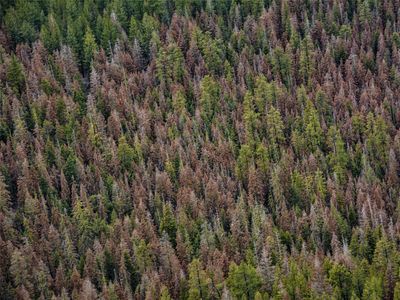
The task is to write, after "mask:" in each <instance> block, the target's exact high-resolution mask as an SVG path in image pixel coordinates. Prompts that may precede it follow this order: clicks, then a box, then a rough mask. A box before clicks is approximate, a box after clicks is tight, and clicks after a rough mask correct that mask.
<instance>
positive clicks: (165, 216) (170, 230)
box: [160, 203, 177, 246]
mask: <svg viewBox="0 0 400 300" xmlns="http://www.w3.org/2000/svg"><path fill="white" fill-rule="evenodd" d="M176 231H177V225H176V220H175V217H174V213H173V211H172V207H171V205H170V204H169V203H166V204H164V205H163V210H162V216H161V221H160V233H163V232H166V233H167V234H168V237H169V240H170V242H171V244H172V245H173V246H175V245H176Z"/></svg>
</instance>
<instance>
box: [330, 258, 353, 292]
mask: <svg viewBox="0 0 400 300" xmlns="http://www.w3.org/2000/svg"><path fill="white" fill-rule="evenodd" d="M328 278H329V282H330V283H331V284H332V286H333V287H334V294H335V296H336V297H338V298H339V299H350V297H351V272H350V270H349V269H348V268H347V267H346V266H344V265H342V264H338V263H337V264H334V265H333V266H332V268H331V269H330V271H329V275H328Z"/></svg>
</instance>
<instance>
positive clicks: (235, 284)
mask: <svg viewBox="0 0 400 300" xmlns="http://www.w3.org/2000/svg"><path fill="white" fill-rule="evenodd" d="M227 284H228V287H229V289H230V291H231V293H232V296H233V297H235V298H236V299H254V296H255V294H256V293H257V292H258V291H259V289H260V288H261V278H260V275H258V273H257V271H256V269H255V268H254V267H253V266H251V265H249V264H247V263H246V262H242V263H241V264H240V265H239V266H238V265H236V264H235V263H232V264H231V265H230V266H229V274H228V279H227Z"/></svg>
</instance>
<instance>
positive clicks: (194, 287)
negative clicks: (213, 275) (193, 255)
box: [188, 259, 210, 300]
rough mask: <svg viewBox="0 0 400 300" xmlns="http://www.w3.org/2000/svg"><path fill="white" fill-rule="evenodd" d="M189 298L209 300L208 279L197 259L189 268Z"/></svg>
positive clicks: (192, 299)
mask: <svg viewBox="0 0 400 300" xmlns="http://www.w3.org/2000/svg"><path fill="white" fill-rule="evenodd" d="M188 270H189V298H188V299H190V300H194V299H203V300H206V299H210V295H209V291H210V278H208V276H207V274H206V272H205V271H204V270H203V268H202V266H201V262H200V260H199V259H194V260H193V261H192V262H191V263H190V265H189V267H188Z"/></svg>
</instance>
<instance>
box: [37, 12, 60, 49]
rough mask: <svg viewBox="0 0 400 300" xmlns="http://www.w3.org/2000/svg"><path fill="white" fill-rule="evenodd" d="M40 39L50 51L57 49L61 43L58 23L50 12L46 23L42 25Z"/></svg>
mask: <svg viewBox="0 0 400 300" xmlns="http://www.w3.org/2000/svg"><path fill="white" fill-rule="evenodd" d="M40 39H41V40H42V41H43V43H44V46H45V47H46V48H47V49H48V50H49V51H50V52H53V51H54V50H56V49H58V48H59V47H60V44H61V31H60V28H59V26H58V23H57V21H56V19H55V18H54V16H53V15H52V14H49V16H48V20H47V24H46V25H42V29H41V31H40Z"/></svg>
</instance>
